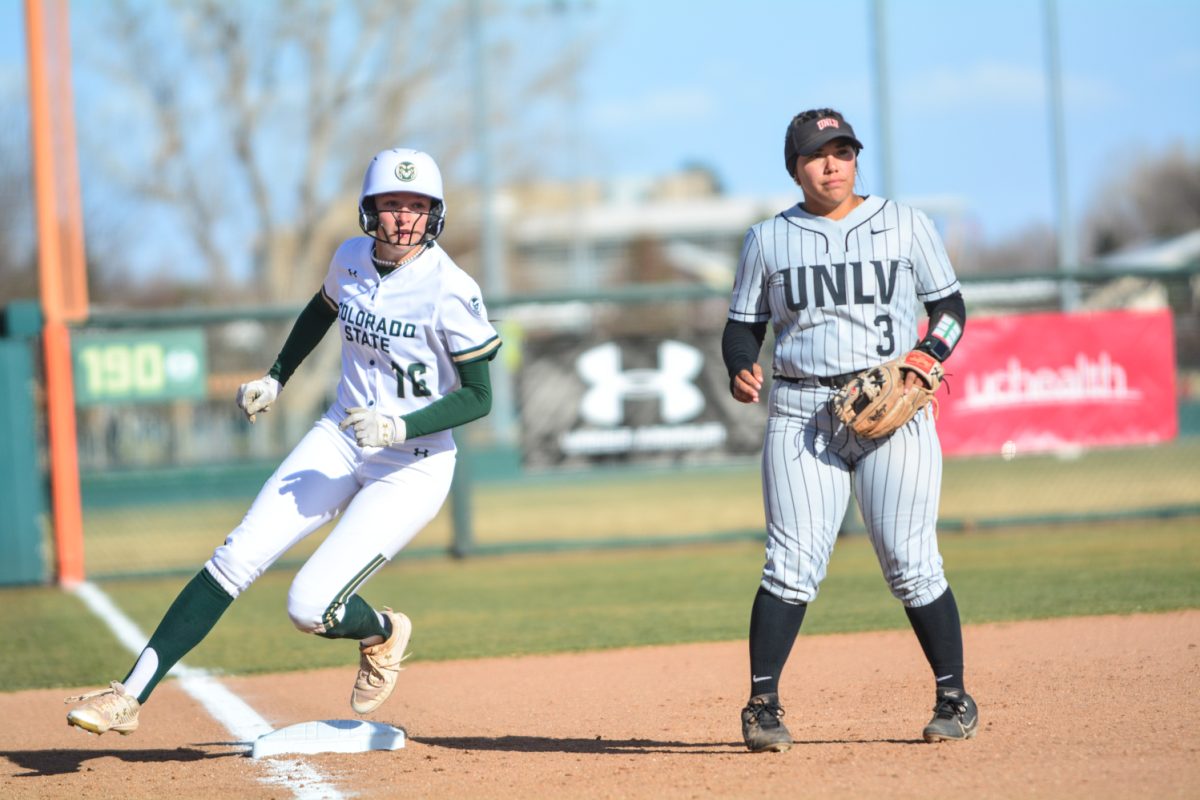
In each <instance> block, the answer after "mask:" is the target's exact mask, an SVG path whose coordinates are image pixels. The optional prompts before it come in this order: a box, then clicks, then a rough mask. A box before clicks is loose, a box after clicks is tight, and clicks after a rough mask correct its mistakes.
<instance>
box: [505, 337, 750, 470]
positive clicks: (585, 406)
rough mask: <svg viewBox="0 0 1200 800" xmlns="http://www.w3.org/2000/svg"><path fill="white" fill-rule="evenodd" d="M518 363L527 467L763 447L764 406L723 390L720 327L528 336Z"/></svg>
mask: <svg viewBox="0 0 1200 800" xmlns="http://www.w3.org/2000/svg"><path fill="white" fill-rule="evenodd" d="M521 355H522V358H521V366H520V371H519V373H518V376H517V377H518V383H519V386H518V390H519V393H520V400H519V408H520V410H521V450H522V461H523V463H524V464H525V466H527V467H535V468H536V467H556V466H585V465H588V464H593V463H606V462H608V461H612V460H615V461H620V462H621V463H623V464H626V463H634V462H637V463H647V464H679V463H681V462H685V461H686V462H694V461H704V462H714V461H721V460H724V459H726V458H729V457H731V456H738V457H745V456H749V455H753V454H755V453H757V452H758V451H759V449H760V448H761V447H762V426H763V424H764V423H765V411H764V408H762V407H755V408H750V407H748V406H744V405H742V404H741V403H738V402H736V401H735V400H733V398H732V397H730V396H729V389H728V384H729V378H728V376H726V374H725V365H724V363H723V362H722V360H721V351H720V337H719V336H714V335H712V331H711V330H707V329H705V330H701V331H695V332H693V331H686V330H685V331H681V332H680V333H677V334H675V335H673V336H671V337H670V338H666V337H662V336H653V335H647V334H642V335H631V336H612V337H610V338H608V339H607V340H604V339H601V340H600V341H599V342H597V339H596V337H594V336H592V337H584V336H580V337H577V338H572V337H569V336H563V335H556V336H553V337H549V336H543V337H530V338H529V339H528V340H527V341H526V342H525V345H524V349H523V351H522V354H521Z"/></svg>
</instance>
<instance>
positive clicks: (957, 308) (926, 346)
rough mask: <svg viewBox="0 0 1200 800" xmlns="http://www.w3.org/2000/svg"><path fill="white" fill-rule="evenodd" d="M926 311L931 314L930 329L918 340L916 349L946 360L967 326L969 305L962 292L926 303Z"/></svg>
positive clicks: (940, 359)
mask: <svg viewBox="0 0 1200 800" xmlns="http://www.w3.org/2000/svg"><path fill="white" fill-rule="evenodd" d="M925 313H926V314H928V315H929V331H928V332H927V333H926V334H925V338H924V339H922V340H921V341H919V342H917V346H916V348H915V349H917V350H921V351H923V352H926V353H928V354H929V355H931V356H933V357H934V358H936V359H937V360H938V361H945V360H946V359H947V358H949V357H950V354H951V353H952V352H954V346H955V345H956V344H958V340H959V339H961V338H962V334H963V330H964V329H965V328H966V327H967V306H966V304H965V303H964V302H963V296H962V292H955V293H954V294H952V295H949V296H948V297H943V298H942V299H941V300H934V301H933V302H932V303H926V304H925Z"/></svg>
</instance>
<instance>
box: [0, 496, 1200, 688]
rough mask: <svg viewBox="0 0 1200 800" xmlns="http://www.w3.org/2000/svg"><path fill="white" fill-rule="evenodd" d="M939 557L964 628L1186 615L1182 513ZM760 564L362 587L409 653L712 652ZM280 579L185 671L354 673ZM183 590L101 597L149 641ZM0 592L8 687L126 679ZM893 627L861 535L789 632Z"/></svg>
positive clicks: (599, 555)
mask: <svg viewBox="0 0 1200 800" xmlns="http://www.w3.org/2000/svg"><path fill="white" fill-rule="evenodd" d="M942 552H943V554H944V556H945V558H946V564H947V573H948V575H949V576H950V579H951V581H952V583H953V585H954V591H955V595H956V596H957V597H958V600H959V605H960V607H961V609H962V614H963V618H964V621H965V622H967V623H972V622H990V621H1000V620H1020V619H1034V618H1044V617H1055V616H1074V615H1082V614H1108V613H1114V614H1126V613H1133V612H1139V611H1165V610H1173V609H1180V608H1196V607H1200V524H1198V521H1197V519H1196V518H1181V519H1174V520H1163V521H1151V522H1143V521H1139V522H1114V523H1106V524H1101V525H1089V526H1081V525H1065V526H1055V527H1042V528H1022V529H1013V530H997V531H991V532H987V533H966V534H951V535H945V536H943V538H942ZM761 564H762V549H761V546H760V545H758V544H750V543H740V544H725V545H706V546H691V547H676V548H657V549H645V550H622V551H612V552H579V553H572V554H559V555H536V556H505V557H489V558H479V559H471V560H467V561H451V560H448V559H427V560H407V561H406V560H401V561H400V562H399V563H396V564H393V565H391V566H388V567H387V568H385V569H384V570H383V571H382V572H381V573H380V574H378V575H377V576H376V577H375V578H373V579H372V581H371V583H370V584H369V585H368V586H367V588H366V590H365V591H364V592H363V594H364V596H365V597H366V598H367V599H368V600H369V601H371V602H372V603H374V604H377V605H383V604H389V605H393V606H395V607H397V608H401V609H403V610H404V611H406V612H407V613H408V614H409V615H410V616H412V618H413V620H414V624H415V633H414V635H413V642H412V648H413V650H414V652H415V658H416V659H417V660H440V659H448V658H473V657H481V656H496V655H512V654H523V653H541V652H561V651H573V650H574V651H577V650H591V649H597V648H609V647H622V646H636V645H646V644H667V643H676V642H696V641H722V640H735V639H740V638H742V637H744V636H745V633H746V626H747V622H748V616H749V608H750V601H751V599H752V597H753V595H754V592H755V589H756V585H757V578H758V573H759V570H760V568H761ZM291 578H292V572H291V571H283V570H281V571H276V572H270V573H268V574H266V575H264V576H263V577H262V578H260V579H259V581H258V582H257V583H255V584H254V586H252V587H251V588H250V590H249V591H248V592H247V593H246V594H245V595H244V596H243V597H242V598H240V599H239V600H238V601H237V602H236V603H234V605H233V607H232V608H231V609H230V611H229V612H228V613H227V614H226V616H225V618H224V619H222V620H221V622H220V624H219V625H218V626H217V628H216V629H215V630H214V631H213V633H212V634H211V635H210V636H209V638H208V639H207V640H206V641H205V642H204V643H203V644H201V645H200V647H198V648H197V649H196V650H195V651H194V652H193V653H192V654H191V656H189V657H188V659H187V662H188V663H190V664H192V665H193V666H201V667H208V668H211V669H214V670H217V671H219V672H236V673H254V672H275V671H284V670H298V669H309V668H318V667H324V666H334V665H340V666H346V665H349V664H352V663H353V662H354V658H355V656H354V651H353V644H352V643H349V642H329V641H325V640H323V639H318V638H317V637H312V636H304V635H301V634H299V633H296V632H295V631H294V629H293V628H292V626H291V623H290V622H289V621H288V618H287V615H286V612H285V610H284V606H285V601H286V594H287V587H288V584H289V582H290V581H291ZM186 580H187V579H186V578H180V577H175V578H159V579H153V580H127V581H113V582H107V583H104V584H103V585H102V587H103V588H104V589H105V591H107V592H108V593H109V595H110V596H111V597H112V598H113V600H114V601H115V602H116V603H117V605H118V606H120V607H121V608H122V609H123V610H125V612H126V613H128V614H129V615H130V616H131V617H132V618H133V619H134V620H135V621H136V622H137V623H138V624H139V625H140V626H141V627H142V629H143V630H144V631H145V632H146V633H147V634H149V633H150V631H151V630H152V629H153V627H154V626H155V625H156V624H157V622H158V620H159V618H160V616H161V614H162V612H163V611H164V610H165V609H166V608H167V606H168V605H169V604H170V602H171V600H172V599H173V597H174V595H175V593H176V592H177V591H178V590H179V589H180V588H181V587H182V586H183V584H184V583H185V582H186ZM0 598H2V599H3V601H4V603H5V609H6V611H7V613H6V614H4V615H3V616H2V617H0V640H2V641H4V643H5V646H4V648H3V650H0V674H3V675H4V683H3V687H4V689H5V690H7V691H15V690H18V689H26V688H37V687H49V686H85V685H92V684H102V683H103V682H105V681H107V680H110V679H113V678H118V679H119V678H121V677H123V676H124V674H125V671H126V669H127V668H128V666H129V663H130V661H131V657H130V656H129V654H127V653H125V652H124V651H123V650H122V649H121V647H120V646H119V644H117V643H116V642H115V640H114V639H113V638H112V637H111V635H110V634H109V633H108V632H107V631H106V629H105V628H104V627H103V626H102V625H101V624H99V623H98V622H97V621H96V620H95V619H93V618H92V617H91V616H90V614H89V612H87V610H86V609H85V608H84V606H83V604H82V603H81V602H79V601H78V600H76V599H75V598H74V597H72V596H70V595H66V594H63V593H61V592H59V591H58V590H56V589H51V588H36V589H10V590H2V591H0ZM907 625H908V623H907V620H906V618H905V615H904V613H903V611H902V610H901V608H900V606H899V604H898V603H896V601H894V600H893V599H892V598H891V596H890V594H889V593H888V591H887V589H886V587H885V585H884V583H883V580H882V578H881V577H880V574H879V567H878V565H877V563H876V561H875V557H874V555H873V553H872V551H871V548H870V544H869V542H868V541H867V540H866V538H865V537H862V536H852V537H847V538H843V539H842V540H841V541H840V542H839V543H838V546H837V548H836V550H835V552H834V557H833V561H832V563H831V565H830V571H829V577H828V578H827V579H826V581H825V584H824V586H823V588H822V592H821V596H820V597H819V598H818V599H817V601H816V602H815V603H814V604H813V606H812V609H811V610H810V612H809V614H808V616H807V618H806V620H805V628H804V630H805V631H806V632H808V633H831V632H840V631H864V630H877V629H890V628H905V627H907Z"/></svg>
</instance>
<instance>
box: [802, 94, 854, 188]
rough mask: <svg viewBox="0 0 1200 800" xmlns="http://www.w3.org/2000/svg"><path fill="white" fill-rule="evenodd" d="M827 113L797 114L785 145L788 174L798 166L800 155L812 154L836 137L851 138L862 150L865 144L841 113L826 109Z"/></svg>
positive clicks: (852, 142) (851, 141)
mask: <svg viewBox="0 0 1200 800" xmlns="http://www.w3.org/2000/svg"><path fill="white" fill-rule="evenodd" d="M826 110H827V111H828V112H829V113H827V114H813V113H812V112H808V113H805V114H797V115H796V117H795V118H794V119H793V120H792V122H791V124H790V125H788V132H787V142H786V143H785V146H784V160H785V161H786V162H787V170H788V174H789V175H791V174H792V171H793V170H794V169H795V168H796V159H797V158H799V157H800V156H811V155H812V154H813V153H815V152H817V151H818V150H820V149H821V148H822V147H824V146H825V145H826V144H828V143H829V142H832V141H833V140H834V139H849V140H850V143H851V144H852V145H854V148H855V149H856V150H862V149H863V144H862V142H860V141H859V140H858V138H857V137H856V136H855V135H854V128H852V127H850V123H849V122H846V120H845V119H844V118H843V117H842V115H841V114H839V113H837V112H836V111H833V110H832V109H826Z"/></svg>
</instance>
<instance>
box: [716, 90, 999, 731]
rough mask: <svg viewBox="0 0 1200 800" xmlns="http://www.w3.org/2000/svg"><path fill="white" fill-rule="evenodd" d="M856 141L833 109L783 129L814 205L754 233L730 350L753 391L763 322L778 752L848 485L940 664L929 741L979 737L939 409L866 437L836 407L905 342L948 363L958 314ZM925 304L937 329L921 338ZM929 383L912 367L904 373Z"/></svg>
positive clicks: (921, 235)
mask: <svg viewBox="0 0 1200 800" xmlns="http://www.w3.org/2000/svg"><path fill="white" fill-rule="evenodd" d="M861 149H862V144H861V143H860V142H859V140H858V139H857V138H855V136H854V131H853V129H852V128H851V127H850V125H849V124H848V123H847V122H846V121H845V119H844V118H843V117H842V116H841V114H839V113H837V112H836V111H833V110H832V109H814V110H812V111H808V112H805V113H803V114H799V115H797V116H796V117H795V118H794V119H793V120H792V122H791V124H790V125H789V126H788V132H787V138H786V140H785V147H784V157H785V160H786V164H787V168H788V172H789V174H790V175H791V176H792V177H793V179H794V180H795V181H796V182H797V183H798V184H799V185H800V187H801V189H802V191H803V194H804V201H803V202H802V203H800V204H798V205H796V206H793V207H792V208H790V209H788V210H786V211H784V212H782V213H781V214H779V215H777V216H775V217H773V218H771V219H768V220H765V221H763V222H761V223H758V224H757V225H754V226H753V227H752V228H751V229H750V230H749V232H748V233H747V234H746V239H745V243H744V246H743V248H742V255H741V260H740V263H739V265H738V271H737V276H736V278H735V281H734V287H733V295H732V301H731V304H730V309H729V321H728V323H727V325H726V330H725V334H724V336H723V342H722V343H723V350H724V354H725V361H726V366H727V368H728V370H729V374H730V379H731V384H730V385H731V391H732V393H733V395H734V397H735V398H737V399H738V400H740V401H742V402H758V401H759V392H760V391H761V389H762V387H763V376H762V370H761V368H760V367H759V366H758V364H757V357H758V351H759V348H760V347H761V344H762V341H763V339H764V335H765V330H766V324H767V323H768V322H770V323H771V324H772V326H773V330H774V334H775V346H774V357H773V371H774V378H775V380H774V383H773V385H772V387H771V390H770V395H769V400H768V402H769V416H768V422H767V430H766V437H765V440H764V447H763V460H762V473H763V474H762V480H763V499H764V507H765V512H766V519H767V545H766V563H765V566H764V567H763V575H762V582H761V584H760V588H759V591H758V594H757V596H756V598H755V601H754V606H753V609H752V612H751V622H750V642H749V643H750V666H751V675H750V687H751V688H750V698H751V699H750V702H749V703H748V705H747V706H746V707H745V708H744V709H743V711H742V728H743V735H744V738H745V741H746V745H747V747H749V749H751V750H753V751H756V752H757V751H763V750H774V751H779V750H786V749H787V748H788V747H789V746H790V745H791V744H792V740H791V736H790V734H789V732H788V730H787V728H786V727H785V726H784V725H783V723H782V721H781V719H780V718H781V717H782V716H783V709H782V707H781V706H780V703H779V695H778V691H779V676H780V673H781V672H782V670H783V666H784V663H785V662H786V660H787V657H788V655H789V653H790V652H791V648H792V645H793V643H794V641H795V637H796V634H797V633H798V632H799V629H800V625H801V623H802V622H803V619H804V612H805V609H806V607H807V604H808V603H809V602H811V601H812V600H814V599H815V598H816V596H817V591H818V587H819V585H820V583H821V580H822V579H823V578H824V577H825V571H826V567H827V565H828V563H829V557H830V553H831V552H832V550H833V545H834V542H835V540H836V539H837V535H838V530H839V529H840V527H841V523H842V519H843V517H844V515H845V513H846V508H847V505H848V503H849V500H850V497H851V488H852V487H853V496H854V497H856V498H857V499H858V503H859V506H860V508H861V510H862V514H863V519H864V521H865V523H866V526H867V531H868V533H869V535H870V537H871V542H872V545H873V546H874V548H875V554H876V556H877V557H878V558H879V563H880V566H881V567H882V568H883V573H884V576H885V578H886V579H887V581H888V583H889V585H890V587H891V590H892V593H893V594H894V595H895V596H896V597H897V598H898V599H899V600H900V601H901V602H902V603H903V604H904V607H905V609H906V611H907V613H908V616H909V619H910V621H911V622H912V625H913V628H914V630H915V632H916V634H917V637H918V639H919V640H920V643H921V645H922V648H923V649H924V652H925V655H926V657H927V658H928V660H929V662H930V665H931V667H932V668H933V671H934V675H935V679H936V684H937V689H936V691H937V697H936V700H935V714H934V718H933V720H932V721H931V722H930V724H929V725H928V726H927V727H926V729H925V731H924V736H925V738H926V739H927V740H929V741H940V740H944V739H964V738H970V737H971V736H973V735H974V733H975V730H976V725H977V721H978V713H977V711H976V708H975V703H974V701H973V700H972V699H971V698H970V696H969V695H967V694H966V692H965V690H964V687H963V679H962V672H963V655H962V633H961V626H960V623H959V616H958V609H957V606H956V604H955V601H954V595H953V594H952V593H951V592H950V589H949V585H948V584H947V582H946V578H945V575H944V573H943V571H942V558H941V556H940V555H939V553H938V547H937V535H936V527H937V510H938V496H939V492H940V486H941V474H942V456H941V449H940V446H939V444H938V439H937V430H936V428H935V427H934V421H933V418H932V416H931V415H929V414H925V413H922V414H918V415H917V416H916V417H915V418H914V419H912V420H911V421H910V422H909V423H908V424H907V425H905V426H904V427H903V428H901V429H900V430H898V431H896V432H895V433H893V434H891V435H890V436H886V437H883V438H880V439H866V438H862V437H859V436H858V435H857V434H856V433H854V432H853V431H851V430H849V429H848V428H846V427H845V426H844V425H842V424H841V423H840V422H838V420H837V419H836V418H835V417H834V416H833V414H832V413H831V411H830V408H829V401H830V399H831V398H832V397H833V395H834V393H835V392H836V391H837V389H838V388H840V387H841V386H842V385H844V384H845V383H846V381H847V380H848V379H849V378H851V377H853V376H854V375H855V374H856V373H857V372H859V371H861V370H864V369H867V368H869V367H872V366H875V365H877V364H880V363H883V362H885V361H890V360H893V359H896V358H900V357H903V356H904V355H905V354H906V353H907V352H908V351H909V350H911V349H914V348H916V349H920V350H923V351H925V352H927V353H929V354H931V355H933V356H934V357H935V358H937V359H938V360H939V361H944V360H945V359H946V358H947V357H948V356H949V355H950V352H951V351H952V350H953V349H954V345H955V344H956V343H957V341H958V339H959V336H960V335H961V332H962V329H963V325H964V323H965V311H964V305H963V301H962V295H961V293H960V292H959V283H958V280H957V278H956V277H955V274H954V270H953V269H952V267H951V266H950V261H949V259H948V258H947V257H946V252H945V248H944V247H943V246H942V243H941V240H940V238H939V237H938V234H937V232H936V231H935V229H934V227H933V225H932V223H931V222H930V221H929V219H928V218H927V217H926V216H925V215H924V214H923V213H921V212H920V211H917V210H915V209H913V208H909V207H907V206H903V205H900V204H898V203H895V202H893V201H890V200H885V199H883V198H879V197H863V196H859V195H857V194H855V192H854V187H855V179H856V175H857V163H858V162H857V159H858V152H859V151H860V150H861ZM917 301H920V302H922V303H924V305H925V308H926V310H927V312H928V314H929V317H930V334H929V335H928V336H927V337H925V338H924V339H922V340H921V341H920V342H918V340H917ZM909 380H910V384H909V385H911V381H913V380H919V378H918V377H917V376H915V375H914V376H911V377H910V378H909Z"/></svg>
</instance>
